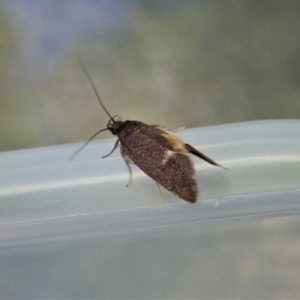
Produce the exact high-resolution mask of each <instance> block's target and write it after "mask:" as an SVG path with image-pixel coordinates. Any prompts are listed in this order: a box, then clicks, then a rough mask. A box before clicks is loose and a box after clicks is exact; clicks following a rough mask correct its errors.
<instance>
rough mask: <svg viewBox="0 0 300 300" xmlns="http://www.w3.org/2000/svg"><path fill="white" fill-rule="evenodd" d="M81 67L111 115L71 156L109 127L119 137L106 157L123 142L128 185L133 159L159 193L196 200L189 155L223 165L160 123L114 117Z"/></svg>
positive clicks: (122, 153) (195, 188) (188, 200)
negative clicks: (120, 119)
mask: <svg viewBox="0 0 300 300" xmlns="http://www.w3.org/2000/svg"><path fill="white" fill-rule="evenodd" d="M81 67H82V69H83V71H84V73H85V74H86V76H87V78H88V79H89V81H90V83H91V85H92V88H93V90H94V92H95V94H96V96H97V99H98V100H99V103H100V105H101V106H102V108H103V110H104V111H105V112H106V114H107V115H108V116H109V121H108V124H107V127H106V128H105V129H102V130H99V131H98V132H96V133H95V134H94V135H93V136H92V137H91V138H90V139H89V140H88V141H87V142H86V143H85V144H84V145H83V146H82V147H81V148H79V149H78V150H77V151H75V152H74V153H73V155H72V156H71V159H73V158H74V157H75V156H76V155H77V154H78V153H79V152H80V151H81V150H82V149H83V148H84V147H85V146H86V145H87V144H88V143H89V142H90V141H91V140H92V139H93V138H94V137H95V136H96V135H97V134H98V133H100V132H102V131H104V130H109V131H110V132H111V133H112V134H113V135H116V136H117V137H118V139H117V141H116V143H115V146H114V147H113V149H112V150H111V151H110V153H108V154H107V155H105V156H103V158H105V157H108V156H109V155H110V154H112V153H113V152H114V150H115V149H116V148H117V147H118V146H119V145H120V150H121V155H122V157H123V159H124V161H125V163H126V164H127V166H128V169H129V173H130V178H129V182H128V184H127V186H128V185H129V184H130V182H131V180H132V171H131V167H130V164H131V163H134V164H135V165H137V166H138V167H139V168H140V169H141V170H142V171H143V172H144V173H145V174H147V175H148V176H149V177H150V178H152V179H153V180H154V181H155V182H156V184H157V186H158V189H159V193H160V196H161V189H160V185H161V186H163V187H164V188H165V189H167V190H168V191H170V192H172V193H173V194H175V195H176V196H178V197H179V198H181V199H183V200H185V201H187V202H190V203H195V202H196V201H197V196H198V186H197V182H196V180H195V169H194V166H193V163H192V160H191V158H190V155H191V154H193V155H195V156H197V157H199V158H201V159H203V160H205V161H206V162H208V163H210V164H212V165H214V166H218V167H222V166H221V165H219V164H218V163H216V162H215V161H213V160H212V159H211V158H209V157H207V156H206V155H204V154H203V153H201V152H200V151H198V150H197V149H195V148H194V147H192V146H191V145H189V144H186V143H185V142H184V141H182V140H181V139H180V138H179V137H177V136H175V135H172V134H169V133H168V132H166V131H165V130H164V129H163V128H162V127H160V126H158V125H147V124H145V123H142V122H140V121H124V122H122V121H115V120H114V117H112V116H111V115H110V114H109V112H108V111H107V109H106V108H105V106H104V105H103V103H102V101H101V99H100V96H99V94H98V92H97V90H96V87H95V85H94V83H93V81H92V78H91V77H90V75H89V73H88V72H87V70H86V69H85V67H84V66H83V65H82V64H81ZM222 168H224V167H222ZM224 169H226V168H224Z"/></svg>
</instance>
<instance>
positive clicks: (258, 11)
mask: <svg viewBox="0 0 300 300" xmlns="http://www.w3.org/2000/svg"><path fill="white" fill-rule="evenodd" d="M0 54H1V55H0V79H1V80H0V141H1V142H0V151H6V150H13V149H21V148H28V147H38V146H47V145H56V144H63V143H71V142H75V141H84V140H87V139H88V138H89V137H90V136H91V135H92V134H93V133H94V132H96V131H97V130H99V129H101V128H104V127H106V124H107V121H108V117H107V116H106V115H105V113H104V112H103V111H102V109H101V107H100V105H99V103H98V102H97V100H96V98H95V95H94V94H93V90H92V88H91V86H90V84H89V83H88V81H87V79H86V77H85V75H84V74H83V72H82V70H81V69H80V67H79V64H78V57H80V58H81V59H82V60H83V62H84V64H85V65H86V67H87V68H88V70H89V72H90V73H91V76H92V77H93V79H94V81H95V83H96V86H97V89H98V91H99V93H100V95H101V97H102V100H103V102H104V103H105V105H106V107H107V109H108V110H109V111H110V113H111V114H112V115H115V114H118V115H119V116H120V118H121V119H122V120H126V119H136V120H140V121H143V122H145V123H149V124H161V125H163V126H167V127H169V128H177V127H181V126H186V127H197V126H205V125H213V124H224V123H231V122H240V121H248V120H258V119H274V118H275V119H276V118H279V119H282V118H299V114H300V113H299V112H300V99H299V95H300V1H298V0H295V1H294V0H287V1H282V0H269V1H268V0H265V1H250V0H199V1H194V0H191V1H189V0H185V1H183V0H126V1H123V0H72V1H68V0H43V1H39V0H7V1H5V0H2V1H1V4H0ZM108 136H109V133H106V132H105V133H103V134H102V135H101V137H102V138H106V137H108Z"/></svg>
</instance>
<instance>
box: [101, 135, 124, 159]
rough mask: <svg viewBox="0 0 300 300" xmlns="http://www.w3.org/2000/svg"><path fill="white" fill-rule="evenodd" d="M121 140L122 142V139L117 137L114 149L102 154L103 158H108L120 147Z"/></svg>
mask: <svg viewBox="0 0 300 300" xmlns="http://www.w3.org/2000/svg"><path fill="white" fill-rule="evenodd" d="M119 142H120V140H119V139H117V141H116V143H115V145H114V147H113V149H112V150H111V151H110V152H109V153H108V154H106V155H104V156H102V158H106V157H108V156H110V155H111V154H112V153H113V152H114V151H115V150H116V149H117V148H118V146H119Z"/></svg>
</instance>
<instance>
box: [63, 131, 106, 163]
mask: <svg viewBox="0 0 300 300" xmlns="http://www.w3.org/2000/svg"><path fill="white" fill-rule="evenodd" d="M105 130H108V128H104V129H101V130H99V131H97V132H96V133H95V134H94V135H93V136H92V137H90V138H89V140H88V141H87V142H85V143H84V145H83V146H81V147H80V148H79V149H77V150H76V151H75V152H74V153H73V154H72V155H71V156H70V157H69V160H73V159H74V158H75V156H76V155H77V154H78V153H79V152H80V151H81V150H83V149H84V148H85V147H86V146H87V145H88V144H89V142H90V141H92V140H93V138H94V137H95V136H96V135H97V134H99V133H100V132H102V131H105Z"/></svg>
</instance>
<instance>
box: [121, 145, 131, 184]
mask: <svg viewBox="0 0 300 300" xmlns="http://www.w3.org/2000/svg"><path fill="white" fill-rule="evenodd" d="M121 155H122V157H123V159H124V161H125V163H126V165H127V167H128V170H129V181H128V183H127V184H126V187H128V186H129V184H130V183H131V181H132V171H131V167H130V164H131V163H132V161H131V159H130V158H129V157H128V155H127V154H125V153H124V152H123V151H122V149H121Z"/></svg>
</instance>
